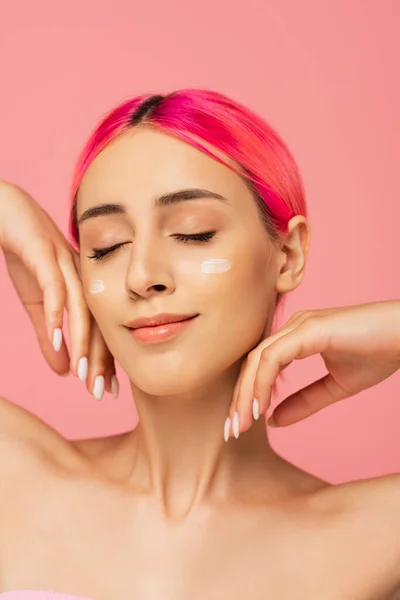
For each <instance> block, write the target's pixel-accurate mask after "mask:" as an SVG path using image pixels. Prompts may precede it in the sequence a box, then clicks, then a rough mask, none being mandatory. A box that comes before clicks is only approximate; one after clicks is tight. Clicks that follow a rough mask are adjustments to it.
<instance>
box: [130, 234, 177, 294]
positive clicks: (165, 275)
mask: <svg viewBox="0 0 400 600" xmlns="http://www.w3.org/2000/svg"><path fill="white" fill-rule="evenodd" d="M125 288H126V291H127V293H128V295H129V296H130V297H132V298H134V299H135V300H137V299H139V298H150V297H151V296H153V295H155V294H163V295H169V294H171V293H172V292H173V291H174V290H175V283H174V278H173V274H172V266H171V263H170V261H169V260H168V254H167V253H166V252H165V248H164V249H162V248H161V247H160V246H159V245H158V244H157V242H156V241H155V240H154V239H153V242H152V243H149V242H146V243H144V244H141V245H139V243H138V242H137V241H136V240H135V242H134V243H133V244H132V246H131V256H130V260H129V264H128V270H127V273H126V280H125Z"/></svg>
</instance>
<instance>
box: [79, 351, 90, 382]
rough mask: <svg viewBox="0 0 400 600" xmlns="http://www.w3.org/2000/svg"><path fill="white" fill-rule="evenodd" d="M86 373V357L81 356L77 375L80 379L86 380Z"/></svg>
mask: <svg viewBox="0 0 400 600" xmlns="http://www.w3.org/2000/svg"><path fill="white" fill-rule="evenodd" d="M87 374H88V359H87V358H86V356H82V358H80V359H79V362H78V377H79V379H80V380H81V381H86V378H87Z"/></svg>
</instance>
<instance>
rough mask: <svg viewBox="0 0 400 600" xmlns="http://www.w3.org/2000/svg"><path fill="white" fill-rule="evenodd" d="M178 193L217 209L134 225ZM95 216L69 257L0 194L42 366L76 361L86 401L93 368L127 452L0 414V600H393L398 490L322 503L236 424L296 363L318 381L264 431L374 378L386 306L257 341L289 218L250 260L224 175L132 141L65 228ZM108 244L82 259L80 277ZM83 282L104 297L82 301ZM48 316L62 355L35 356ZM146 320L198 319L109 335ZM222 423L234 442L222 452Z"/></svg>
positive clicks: (94, 182) (187, 209)
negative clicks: (172, 327) (161, 333)
mask: <svg viewBox="0 0 400 600" xmlns="http://www.w3.org/2000/svg"><path fill="white" fill-rule="evenodd" d="M188 188H201V189H205V190H210V191H213V192H215V193H218V194H220V195H221V196H223V197H224V198H226V199H227V201H226V202H225V201H217V200H215V199H211V198H206V197H204V198H201V199H197V200H192V201H186V202H181V203H179V204H175V205H169V206H163V207H155V206H154V200H155V199H156V198H157V197H159V196H161V195H162V194H165V193H170V192H174V191H176V190H181V189H188ZM110 202H112V203H120V204H121V205H123V206H124V212H123V213H122V212H121V213H119V214H113V215H110V214H108V215H107V216H101V217H99V216H98V217H96V218H91V219H86V220H85V221H84V222H82V224H81V225H80V252H79V255H78V254H75V252H74V251H73V249H72V248H71V246H70V244H69V243H68V242H66V241H65V239H64V237H63V236H62V234H61V233H60V231H59V230H58V229H57V227H56V226H55V224H54V223H53V222H52V220H51V219H50V217H49V216H48V215H47V214H46V213H45V212H44V211H43V209H41V208H40V206H39V205H38V204H37V203H36V202H35V201H34V200H33V199H32V198H31V197H30V196H29V195H28V194H27V193H26V192H24V191H23V190H21V189H20V188H18V187H17V186H14V185H12V184H9V183H4V182H3V183H2V184H1V185H0V245H1V247H2V249H3V251H4V254H5V258H6V264H7V267H8V270H9V273H10V276H11V279H12V281H13V283H14V285H15V287H16V289H17V291H18V294H19V296H20V298H21V301H22V302H23V304H24V306H25V307H26V309H27V310H28V314H29V315H30V316H31V319H32V322H33V325H34V327H35V330H36V333H37V336H38V338H39V342H40V347H41V350H42V352H43V354H44V356H45V358H46V360H47V362H48V364H49V366H50V367H51V368H52V369H53V370H54V371H55V372H57V373H60V374H64V373H66V372H68V370H69V369H71V371H72V372H73V373H74V375H77V365H78V362H79V359H80V358H82V357H83V356H86V357H87V358H88V362H89V375H88V378H87V380H86V383H85V385H87V387H88V390H89V391H90V392H92V390H93V383H94V378H95V377H96V376H98V375H104V376H105V377H106V380H107V381H108V389H109V390H110V389H111V388H110V385H111V383H110V382H111V376H112V375H113V374H114V372H115V370H114V358H115V360H116V361H118V362H119V364H120V365H121V366H122V368H123V370H124V371H125V372H126V374H127V376H128V377H129V379H130V381H131V388H132V393H133V396H134V399H135V405H136V408H137V411H138V414H139V424H138V426H137V427H136V428H135V430H134V431H133V432H127V433H124V434H120V435H113V436H109V437H107V438H103V439H96V440H78V441H69V440H66V439H65V438H63V436H61V435H60V434H59V433H58V432H56V431H55V430H53V429H52V428H51V427H49V426H48V425H47V424H45V423H44V422H42V421H41V420H40V419H38V418H37V417H36V416H34V415H33V414H30V413H29V412H27V411H25V410H24V409H22V408H20V407H19V406H17V405H16V404H13V403H12V402H9V401H7V400H5V399H3V400H2V401H1V402H0V469H1V479H0V482H1V484H0V531H1V535H0V591H7V590H16V589H37V590H38V589H41V590H56V591H59V592H68V593H71V594H76V595H78V596H87V597H90V598H93V600H109V599H111V598H112V599H113V600H114V599H116V600H119V599H120V600H125V599H126V598H135V600H136V599H137V600H143V599H146V600H147V599H150V598H151V599H154V598H156V597H157V598H163V599H166V598H171V600H172V599H174V600H180V599H182V600H183V599H185V600H186V599H187V598H191V600H197V599H200V598H201V599H203V598H204V597H207V598H208V599H211V600H214V599H215V600H216V599H221V598H229V599H236V598H237V599H239V598H240V599H241V600H242V599H243V598H244V597H248V598H252V600H257V599H264V598H266V597H268V598H274V599H279V600H286V599H290V600H293V599H297V598H298V599H302V600H303V599H307V600H313V599H318V600H320V599H321V598H323V599H324V600H331V599H332V600H345V599H350V598H352V599H360V600H368V599H371V600H378V599H382V600H383V599H385V600H386V599H387V598H391V599H392V598H395V591H396V589H397V588H398V587H399V586H400V543H399V539H400V512H399V510H398V507H399V506H400V478H399V475H391V476H385V477H379V478H375V479H370V480H364V481H357V482H353V483H346V484H344V485H337V486H333V485H330V484H329V483H327V482H324V481H321V480H319V479H317V478H315V477H313V476H312V475H310V474H308V473H306V472H304V471H302V470H300V469H298V468H297V467H295V466H293V465H291V464H290V463H288V462H287V461H285V460H283V459H282V458H281V457H279V456H278V455H277V454H276V453H275V452H274V450H273V449H272V448H271V446H270V444H269V442H268V436H267V435H266V434H265V423H264V422H263V419H258V420H254V419H253V418H252V410H253V398H254V396H255V397H256V398H257V399H258V400H259V403H260V413H261V414H267V407H268V403H269V399H270V392H271V389H272V387H273V385H274V381H275V380H276V377H277V374H278V373H279V371H280V370H281V369H282V368H284V367H285V365H286V364H288V363H290V362H291V361H292V360H297V359H301V358H303V357H305V356H309V355H312V354H321V356H322V357H323V359H324V361H325V364H326V366H327V369H328V371H329V374H328V378H327V379H326V380H325V382H324V383H323V384H322V383H318V384H315V385H314V387H310V388H308V389H306V390H304V391H302V392H301V393H300V394H298V395H297V396H293V397H292V398H289V399H287V400H286V401H284V402H283V403H282V404H281V405H280V406H279V407H278V408H277V409H276V410H275V412H274V420H275V421H276V425H277V426H283V425H288V424H290V423H292V422H295V421H298V420H299V419H301V418H306V417H307V416H308V415H309V414H312V413H313V412H315V411H316V410H319V409H322V408H323V407H324V406H326V405H328V404H330V403H331V402H332V401H335V400H340V399H344V398H346V397H348V396H350V395H352V394H354V393H356V392H357V391H360V390H361V389H366V388H367V387H370V386H371V385H374V384H376V383H378V382H379V381H382V380H383V379H385V378H386V377H389V376H390V375H391V374H393V373H394V372H395V371H396V370H397V369H398V368H399V366H400V364H399V363H400V360H399V348H400V342H399V340H400V307H399V302H388V303H374V304H370V305H361V306H355V307H344V308H338V309H331V310H326V311H310V312H307V313H300V314H296V315H294V316H293V317H292V319H290V320H289V321H288V323H286V324H285V325H284V326H283V328H281V330H280V331H279V332H277V333H275V334H274V335H273V336H270V335H269V333H270V327H271V322H272V318H273V313H274V307H275V302H276V296H277V294H278V293H280V294H286V293H288V292H290V291H291V290H293V289H295V288H296V287H297V286H298V285H299V284H300V283H301V280H302V278H303V276H304V269H305V265H306V258H307V252H308V246H309V229H308V224H307V221H306V219H304V217H295V218H294V219H292V221H291V222H290V224H289V228H288V231H287V234H286V235H285V236H284V237H283V238H282V239H281V240H280V241H279V243H275V242H272V241H271V240H270V239H269V238H268V237H267V235H266V233H265V230H264V229H263V227H262V224H261V222H260V219H259V215H258V212H257V209H256V204H255V202H254V199H253V197H252V195H251V193H250V191H249V189H248V188H247V186H246V185H245V184H244V182H243V181H242V179H241V178H240V177H239V176H238V175H236V174H235V173H234V172H233V171H231V170H230V169H228V168H227V167H225V166H224V165H222V164H220V163H218V162H217V161H215V160H213V159H211V158H210V157H208V156H207V155H205V154H204V153H201V152H200V151H198V150H197V149H195V148H193V147H191V146H189V145H187V144H184V143H183V142H181V141H179V140H176V139H174V138H172V137H170V136H167V135H165V134H163V133H160V132H157V131H154V130H152V129H151V128H149V127H141V128H140V129H138V130H135V131H131V132H129V133H127V134H124V135H122V136H120V138H118V139H117V140H114V141H113V142H112V143H110V144H109V145H108V146H107V148H105V149H104V150H103V151H102V152H101V153H100V154H99V155H98V156H97V157H96V159H95V160H94V161H93V163H92V164H91V165H90V167H89V169H88V171H87V173H86V175H85V177H84V180H83V182H82V185H81V187H80V190H79V194H78V218H81V217H82V215H84V214H85V212H86V211H87V210H89V209H91V208H93V207H95V206H99V205H102V204H104V203H110ZM17 217H18V218H17ZM206 230H207V231H211V230H215V231H216V232H217V234H216V236H215V237H214V238H213V239H212V240H211V241H209V242H207V243H204V244H200V243H199V242H196V243H193V242H191V243H188V242H183V241H181V240H180V239H178V238H177V237H176V234H185V235H189V234H194V233H199V232H201V231H206ZM115 244H121V246H119V247H118V248H117V249H116V250H115V251H114V252H112V253H110V254H109V255H108V256H107V257H105V258H104V259H102V260H101V261H95V260H94V259H93V258H88V257H89V256H93V252H94V249H96V248H97V249H98V248H104V247H107V246H113V245H115ZM209 258H227V259H229V260H231V262H232V265H233V267H232V269H231V270H230V271H227V272H225V273H223V274H219V275H216V276H211V275H207V276H204V274H201V271H200V269H197V267H198V266H199V265H200V264H201V262H202V261H203V260H207V259H209ZM98 279H101V280H102V281H104V284H105V291H104V292H103V293H101V294H96V295H93V294H90V291H89V289H90V284H91V282H92V281H93V280H98ZM64 307H67V309H68V310H69V315H70V318H69V324H70V335H71V348H70V349H69V353H68V350H67V348H66V347H65V345H63V347H62V348H61V350H60V351H59V352H56V351H55V350H54V349H53V347H52V345H51V341H52V335H53V329H54V328H60V327H62V325H63V323H62V312H63V308H64ZM158 312H188V313H190V312H194V313H196V314H199V317H197V319H196V320H195V321H193V323H192V325H191V326H190V327H189V328H187V329H186V330H185V332H184V333H183V334H181V335H179V336H177V337H176V338H175V339H174V340H172V341H170V342H168V344H159V345H158V344H156V345H152V346H143V345H140V344H139V343H137V342H136V341H135V340H134V339H133V338H132V336H131V335H130V333H129V331H128V330H127V329H126V328H125V327H124V324H125V323H127V322H128V321H129V320H132V319H134V318H137V317H140V316H150V315H153V314H156V313H158ZM238 315H239V316H240V318H239V317H238ZM377 331H378V332H379V335H377ZM349 334H351V335H349ZM378 338H379V339H378ZM213 340H219V341H220V342H221V343H215V342H214V341H213ZM349 365H350V368H349ZM355 372H356V378H355V375H354V373H355ZM154 373H157V377H154ZM89 401H90V398H89ZM92 401H93V402H96V400H94V399H93V398H92ZM112 401H113V402H117V401H118V400H114V399H112ZM235 412H237V413H238V415H239V426H240V435H239V438H238V439H234V438H233V439H229V441H228V442H227V443H225V441H224V439H223V428H224V423H225V420H226V417H227V416H228V415H230V416H231V417H232V418H233V417H234V414H235ZM230 433H231V437H232V435H233V431H231V432H230Z"/></svg>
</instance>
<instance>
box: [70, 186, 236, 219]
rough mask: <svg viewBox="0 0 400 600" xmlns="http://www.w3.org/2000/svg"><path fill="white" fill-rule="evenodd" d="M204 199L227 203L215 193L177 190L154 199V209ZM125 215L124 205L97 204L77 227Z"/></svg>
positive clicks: (88, 211)
mask: <svg viewBox="0 0 400 600" xmlns="http://www.w3.org/2000/svg"><path fill="white" fill-rule="evenodd" d="M204 198H214V199H216V200H222V201H223V202H228V200H227V198H224V196H221V195H220V194H216V193H215V192H211V191H210V190H203V189H199V188H190V189H186V190H178V191H176V192H170V193H168V194H163V195H162V196H160V197H159V198H156V200H155V201H154V207H155V208H158V207H160V206H171V205H173V204H179V203H180V202H186V201H188V200H200V199H204ZM126 214H127V210H126V207H125V205H124V204H114V203H107V204H98V205H97V206H92V207H91V208H88V209H87V210H85V211H84V212H83V213H82V215H81V216H80V218H79V220H78V225H81V224H82V223H83V222H84V221H87V220H88V219H93V218H94V217H103V216H106V215H126Z"/></svg>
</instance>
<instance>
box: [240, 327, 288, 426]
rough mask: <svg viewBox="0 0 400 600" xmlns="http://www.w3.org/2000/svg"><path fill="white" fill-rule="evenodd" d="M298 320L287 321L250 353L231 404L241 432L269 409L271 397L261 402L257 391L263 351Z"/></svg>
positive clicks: (286, 364)
mask: <svg viewBox="0 0 400 600" xmlns="http://www.w3.org/2000/svg"><path fill="white" fill-rule="evenodd" d="M298 321H299V319H295V320H292V321H291V323H290V324H289V323H287V324H286V325H285V326H284V327H283V328H281V329H280V330H279V331H277V332H276V333H275V334H274V335H272V336H270V337H269V338H266V339H265V340H264V341H263V342H261V344H260V345H259V346H257V348H255V349H254V350H253V351H252V352H250V353H249V355H248V360H247V363H246V365H245V369H244V371H243V373H242V375H241V377H240V381H239V382H238V390H237V393H236V395H235V399H234V400H235V402H234V404H233V405H232V406H231V410H230V415H231V418H232V419H233V415H234V414H235V413H237V415H238V416H237V417H236V420H239V432H240V433H242V432H244V431H247V430H248V429H249V428H250V427H251V425H252V423H253V419H256V418H258V417H259V416H260V415H261V414H263V413H265V412H266V410H268V406H269V400H270V398H269V400H268V401H267V402H265V401H264V402H263V403H261V402H260V399H259V398H258V397H257V394H256V393H255V381H256V377H257V371H258V366H259V362H260V356H261V353H262V351H263V350H264V349H265V348H268V347H269V346H271V345H272V344H274V343H276V341H277V340H279V339H281V338H282V337H283V336H285V335H287V334H289V333H290V332H291V331H293V330H295V329H296V327H297V324H296V323H297V322H298ZM290 362H291V361H290ZM290 362H288V363H285V364H284V365H282V366H281V367H280V368H279V372H278V374H279V373H280V372H282V371H283V370H284V369H285V368H286V367H287V366H289V364H290ZM274 384H275V382H274Z"/></svg>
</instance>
